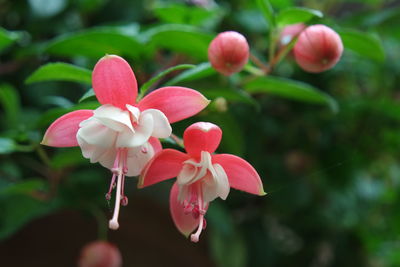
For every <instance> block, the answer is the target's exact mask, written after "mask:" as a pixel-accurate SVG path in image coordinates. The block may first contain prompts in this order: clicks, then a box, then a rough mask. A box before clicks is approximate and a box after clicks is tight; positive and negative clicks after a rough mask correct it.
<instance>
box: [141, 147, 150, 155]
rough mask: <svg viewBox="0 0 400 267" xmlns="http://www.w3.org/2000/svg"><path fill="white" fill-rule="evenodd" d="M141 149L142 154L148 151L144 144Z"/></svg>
mask: <svg viewBox="0 0 400 267" xmlns="http://www.w3.org/2000/svg"><path fill="white" fill-rule="evenodd" d="M141 151H142V153H144V154H146V153H147V152H149V151H148V149H147V147H145V146H142V149H141Z"/></svg>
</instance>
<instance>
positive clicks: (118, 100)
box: [92, 55, 138, 109]
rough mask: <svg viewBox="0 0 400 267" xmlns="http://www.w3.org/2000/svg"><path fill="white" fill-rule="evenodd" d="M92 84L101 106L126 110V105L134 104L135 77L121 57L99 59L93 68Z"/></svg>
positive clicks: (135, 94)
mask: <svg viewBox="0 0 400 267" xmlns="http://www.w3.org/2000/svg"><path fill="white" fill-rule="evenodd" d="M92 83H93V90H94V92H95V93H96V97H97V99H98V100H99V102H100V103H101V104H103V105H104V104H111V105H113V106H115V107H119V108H121V109H126V104H130V105H134V104H135V103H136V96H137V91H138V90H137V82H136V77H135V74H134V73H133V71H132V69H131V67H130V66H129V64H128V62H126V61H125V59H123V58H122V57H119V56H115V55H107V56H105V57H103V58H101V59H100V60H99V61H98V62H97V64H96V66H94V70H93V75H92Z"/></svg>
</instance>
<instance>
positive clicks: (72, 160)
mask: <svg viewBox="0 0 400 267" xmlns="http://www.w3.org/2000/svg"><path fill="white" fill-rule="evenodd" d="M88 162H89V161H88V160H87V159H85V158H84V157H83V156H82V152H81V149H80V148H68V149H66V150H62V151H59V153H57V154H56V155H55V156H53V157H52V159H51V167H52V168H54V169H62V168H66V167H76V166H79V165H82V164H87V163H88Z"/></svg>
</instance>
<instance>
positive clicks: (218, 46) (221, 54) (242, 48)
mask: <svg viewBox="0 0 400 267" xmlns="http://www.w3.org/2000/svg"><path fill="white" fill-rule="evenodd" d="M208 59H209V61H210V62H211V65H212V66H213V67H214V69H216V70H217V71H218V72H220V73H222V74H224V75H227V76H229V75H231V74H233V73H235V72H239V71H241V70H242V69H243V66H244V65H245V64H246V63H247V61H248V59H249V45H248V43H247V40H246V38H245V37H244V36H243V35H241V34H240V33H238V32H234V31H227V32H222V33H220V34H218V35H217V37H215V38H214V40H212V42H211V43H210V46H209V47H208Z"/></svg>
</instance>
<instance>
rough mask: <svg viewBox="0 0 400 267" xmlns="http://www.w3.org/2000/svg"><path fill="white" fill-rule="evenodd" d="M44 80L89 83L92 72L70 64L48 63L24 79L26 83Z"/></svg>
mask: <svg viewBox="0 0 400 267" xmlns="http://www.w3.org/2000/svg"><path fill="white" fill-rule="evenodd" d="M45 81H71V82H81V83H86V84H91V83H92V72H91V71H90V70H88V69H84V68H81V67H78V66H75V65H72V64H67V63H62V62H58V63H48V64H46V65H44V66H41V67H40V68H39V69H37V70H36V71H35V72H34V73H32V74H31V75H30V76H29V77H28V78H27V79H26V80H25V82H26V83H27V84H32V83H36V82H45Z"/></svg>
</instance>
